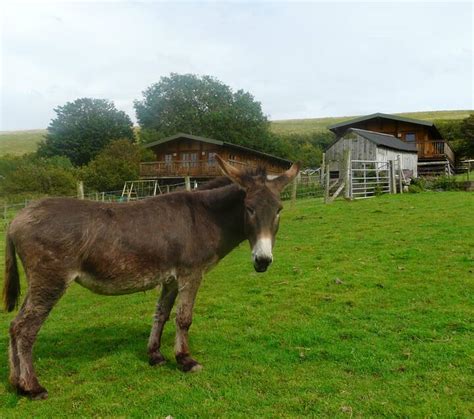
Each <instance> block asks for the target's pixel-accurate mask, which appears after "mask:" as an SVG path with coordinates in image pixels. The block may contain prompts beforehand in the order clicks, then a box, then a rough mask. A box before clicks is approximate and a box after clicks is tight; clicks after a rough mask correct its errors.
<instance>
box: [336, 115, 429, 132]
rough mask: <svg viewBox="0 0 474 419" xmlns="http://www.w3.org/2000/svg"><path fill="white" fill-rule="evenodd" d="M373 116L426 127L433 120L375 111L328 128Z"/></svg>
mask: <svg viewBox="0 0 474 419" xmlns="http://www.w3.org/2000/svg"><path fill="white" fill-rule="evenodd" d="M374 118H385V119H392V120H394V121H400V122H409V123H412V124H418V125H425V126H427V127H434V123H433V122H429V121H422V120H421V119H414V118H407V117H405V116H399V115H390V114H387V113H380V112H377V113H373V114H370V115H366V116H359V117H357V118H353V119H349V120H348V121H343V122H338V123H337V124H332V125H329V126H328V129H330V130H331V131H332V130H334V129H337V128H341V127H345V126H347V125H352V124H356V123H358V122H362V121H367V120H369V119H374Z"/></svg>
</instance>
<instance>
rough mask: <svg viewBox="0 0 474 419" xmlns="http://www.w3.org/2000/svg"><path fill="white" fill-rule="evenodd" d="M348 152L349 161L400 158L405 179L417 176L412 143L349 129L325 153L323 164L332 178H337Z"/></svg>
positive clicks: (416, 160)
mask: <svg viewBox="0 0 474 419" xmlns="http://www.w3.org/2000/svg"><path fill="white" fill-rule="evenodd" d="M346 149H350V150H351V159H352V160H364V161H377V162H389V161H397V159H398V156H400V159H401V164H402V169H403V173H404V175H405V177H410V178H411V177H417V176H418V171H417V166H418V154H417V148H416V145H415V144H410V143H405V142H403V141H401V140H399V139H398V138H396V137H394V136H393V135H389V134H382V133H379V132H373V131H367V130H363V129H358V128H349V129H348V130H346V131H345V134H344V135H343V136H342V137H340V138H338V139H337V140H336V141H335V142H334V143H332V144H331V145H330V146H329V148H328V149H327V150H326V162H327V163H328V164H329V171H330V172H331V175H332V177H338V176H339V172H340V170H341V169H340V168H341V163H342V161H343V158H344V157H343V155H344V150H346Z"/></svg>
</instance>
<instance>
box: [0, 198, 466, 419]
mask: <svg viewBox="0 0 474 419" xmlns="http://www.w3.org/2000/svg"><path fill="white" fill-rule="evenodd" d="M473 207H474V194H469V193H463V192H444V193H421V194H413V195H412V194H404V195H396V196H389V195H385V196H382V197H378V198H375V199H372V200H365V201H357V202H350V203H347V202H345V201H337V202H335V203H334V204H332V205H324V204H322V203H321V202H320V200H314V199H307V200H301V201H299V202H297V204H296V206H295V207H294V208H290V207H289V204H287V207H286V208H285V210H284V212H283V216H282V224H281V229H280V233H279V236H278V240H277V244H276V247H275V251H274V256H275V262H274V265H273V266H272V267H271V268H270V269H269V271H268V272H267V273H265V274H256V273H255V272H254V271H253V269H252V266H251V263H250V252H249V249H248V245H247V244H242V246H241V247H240V248H239V249H237V250H235V251H234V252H233V253H232V254H231V255H229V256H228V257H227V258H226V259H225V260H223V261H222V262H221V264H220V265H219V266H218V267H217V268H216V269H214V270H213V271H212V272H211V273H210V274H209V275H208V276H207V277H206V279H205V281H204V283H203V286H202V288H201V290H200V293H199V295H198V299H197V303H196V309H195V319H194V323H193V326H192V328H191V332H190V336H191V349H192V351H193V353H194V355H195V356H196V358H197V359H198V360H199V361H200V362H202V364H203V365H204V370H203V371H202V372H201V373H199V374H196V375H185V374H183V373H181V372H180V371H178V370H177V368H176V364H175V362H174V359H173V356H172V346H173V336H174V324H173V322H170V324H169V325H168V326H167V328H166V329H165V334H164V354H165V356H167V357H168V359H169V363H168V364H167V365H166V366H164V367H157V368H153V367H150V366H148V364H147V356H146V343H147V337H148V333H149V330H150V326H151V318H152V313H153V309H154V305H155V298H156V293H155V292H147V293H139V294H133V295H129V296H123V297H103V296H98V295H94V294H92V293H90V292H89V291H87V290H85V289H83V288H81V287H80V286H79V285H76V284H74V285H73V286H72V287H71V288H70V289H69V291H68V293H67V294H66V296H65V297H64V298H63V299H62V300H61V301H60V303H59V304H58V306H57V307H56V308H55V309H54V310H53V312H52V314H51V316H50V318H49V319H48V321H47V322H46V324H45V326H44V327H43V329H42V330H41V332H40V336H39V339H38V342H37V345H36V347H35V359H36V368H37V372H38V374H39V377H40V380H41V381H42V384H43V385H45V386H46V387H47V388H48V390H49V395H50V397H49V399H48V400H46V401H43V402H31V401H29V400H27V399H25V398H21V397H18V396H16V395H15V394H14V393H12V392H11V390H10V389H9V388H8V385H7V375H8V372H7V361H6V360H7V330H8V325H9V322H10V320H11V319H12V318H13V315H14V313H11V314H5V313H2V314H1V316H0V329H1V333H0V354H1V356H2V358H3V360H4V361H3V362H2V363H0V383H1V385H0V417H29V416H30V417H32V416H34V417H51V416H70V415H81V416H91V415H94V416H135V417H143V416H152V417H166V416H167V415H172V416H173V417H175V418H183V417H197V416H200V417H222V416H232V417H261V416H263V417H302V416H305V415H312V416H325V417H334V416H340V417H352V416H354V417H368V416H382V415H384V416H388V417H427V416H429V417H472V416H473V415H474V399H473V397H472V396H473V385H474V379H473V377H474V374H473V372H474V371H473V365H474V364H473V361H474V345H473V337H474V335H473V332H474V327H473V318H474V310H473V308H474V304H473V303H474V301H473V298H474V297H473V296H474V281H473V280H474V258H473V256H474V218H473V217H472V209H473ZM1 252H3V246H2V250H1ZM0 258H1V260H2V263H3V253H2V254H0ZM23 285H24V284H23Z"/></svg>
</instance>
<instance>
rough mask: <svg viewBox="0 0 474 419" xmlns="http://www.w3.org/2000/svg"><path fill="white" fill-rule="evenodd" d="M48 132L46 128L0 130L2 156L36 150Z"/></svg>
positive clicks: (0, 154) (0, 153)
mask: <svg viewBox="0 0 474 419" xmlns="http://www.w3.org/2000/svg"><path fill="white" fill-rule="evenodd" d="M45 134H46V130H45V129H34V130H27V131H0V156H4V155H5V154H13V155H16V156H19V155H21V154H25V153H32V152H34V151H36V148H37V146H38V143H39V142H40V141H41V140H42V139H43V136H44V135H45Z"/></svg>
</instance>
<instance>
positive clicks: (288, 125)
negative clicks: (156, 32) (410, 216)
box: [0, 110, 474, 156]
mask: <svg viewBox="0 0 474 419" xmlns="http://www.w3.org/2000/svg"><path fill="white" fill-rule="evenodd" d="M470 113H474V110H457V111H434V112H409V113H401V114H397V115H402V116H407V117H411V118H416V119H422V120H427V121H434V120H436V119H463V118H466V117H468V116H469V114H470ZM352 118H355V116H341V117H331V118H310V119H285V120H279V121H271V130H272V131H273V132H275V133H276V134H304V133H309V132H321V131H325V130H326V129H327V127H328V126H329V125H331V124H335V123H337V122H341V121H345V120H348V119H352ZM45 134H46V130H45V129H36V130H25V131H0V156H3V155H5V154H13V155H21V154H25V153H29V152H33V151H35V150H36V147H37V145H38V143H39V142H40V141H41V140H42V139H43V136H44V135H45Z"/></svg>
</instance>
